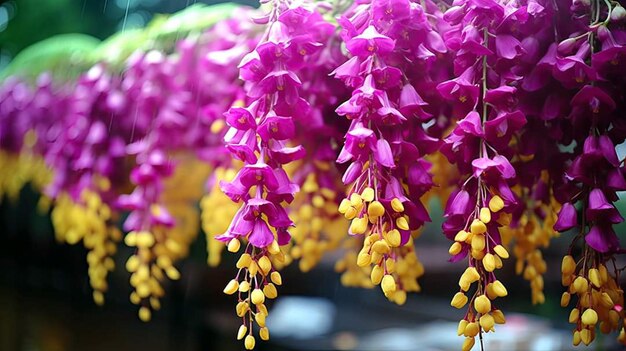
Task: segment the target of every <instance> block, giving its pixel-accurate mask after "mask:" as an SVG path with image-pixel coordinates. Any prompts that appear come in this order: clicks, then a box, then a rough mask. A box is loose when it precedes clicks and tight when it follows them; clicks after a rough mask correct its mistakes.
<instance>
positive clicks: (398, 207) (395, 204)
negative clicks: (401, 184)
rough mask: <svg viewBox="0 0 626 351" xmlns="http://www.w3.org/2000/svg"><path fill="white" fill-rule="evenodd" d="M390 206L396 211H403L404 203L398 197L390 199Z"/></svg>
mask: <svg viewBox="0 0 626 351" xmlns="http://www.w3.org/2000/svg"><path fill="white" fill-rule="evenodd" d="M391 208H392V209H393V210H394V211H396V212H398V213H401V212H404V205H403V204H402V201H400V199H398V198H394V199H393V200H391Z"/></svg>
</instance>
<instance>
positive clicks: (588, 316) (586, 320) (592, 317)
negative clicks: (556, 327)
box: [581, 308, 598, 325]
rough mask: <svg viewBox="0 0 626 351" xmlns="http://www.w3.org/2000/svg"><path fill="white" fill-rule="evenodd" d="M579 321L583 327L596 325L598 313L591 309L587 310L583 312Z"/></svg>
mask: <svg viewBox="0 0 626 351" xmlns="http://www.w3.org/2000/svg"><path fill="white" fill-rule="evenodd" d="M581 321H582V322H583V324H584V325H595V324H596V323H598V313H597V312H596V311H594V310H593V309H591V308H588V309H587V310H585V312H583V315H582V317H581Z"/></svg>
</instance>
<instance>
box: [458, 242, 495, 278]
mask: <svg viewBox="0 0 626 351" xmlns="http://www.w3.org/2000/svg"><path fill="white" fill-rule="evenodd" d="M459 246H460V245H459ZM472 248H473V247H472ZM483 266H484V267H485V270H486V271H487V272H493V271H494V270H495V269H496V259H495V258H494V256H493V255H492V254H491V253H487V254H485V257H483Z"/></svg>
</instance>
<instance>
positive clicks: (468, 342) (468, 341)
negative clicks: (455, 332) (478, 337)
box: [461, 337, 475, 351]
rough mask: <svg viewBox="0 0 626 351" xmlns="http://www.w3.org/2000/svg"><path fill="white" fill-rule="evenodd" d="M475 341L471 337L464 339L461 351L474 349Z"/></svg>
mask: <svg viewBox="0 0 626 351" xmlns="http://www.w3.org/2000/svg"><path fill="white" fill-rule="evenodd" d="M474 343H475V340H474V338H473V337H471V338H465V340H463V346H462V347H461V351H470V350H471V349H472V347H474Z"/></svg>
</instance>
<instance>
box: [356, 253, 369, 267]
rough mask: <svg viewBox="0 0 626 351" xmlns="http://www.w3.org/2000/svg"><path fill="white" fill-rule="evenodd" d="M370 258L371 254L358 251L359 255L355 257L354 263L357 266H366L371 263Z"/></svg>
mask: <svg viewBox="0 0 626 351" xmlns="http://www.w3.org/2000/svg"><path fill="white" fill-rule="evenodd" d="M371 261H372V259H371V256H370V255H369V254H367V253H364V252H362V253H359V255H358V256H357V259H356V264H357V266H359V267H366V266H367V265H369V264H370V263H371Z"/></svg>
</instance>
